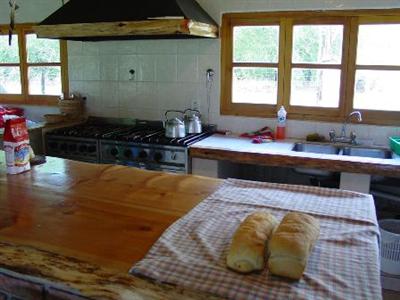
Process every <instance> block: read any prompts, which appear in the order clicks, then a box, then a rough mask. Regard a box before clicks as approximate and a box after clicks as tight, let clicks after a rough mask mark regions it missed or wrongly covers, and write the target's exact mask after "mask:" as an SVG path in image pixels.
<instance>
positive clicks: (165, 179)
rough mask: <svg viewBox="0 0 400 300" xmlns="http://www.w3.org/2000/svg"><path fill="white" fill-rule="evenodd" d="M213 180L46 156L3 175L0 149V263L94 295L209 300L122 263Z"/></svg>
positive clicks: (146, 247) (211, 186) (135, 256)
mask: <svg viewBox="0 0 400 300" xmlns="http://www.w3.org/2000/svg"><path fill="white" fill-rule="evenodd" d="M220 183H221V181H220V180H217V179H210V178H205V177H197V176H191V175H172V174H166V173H159V172H150V171H143V170H139V169H135V168H128V167H123V166H112V165H98V164H87V163H82V162H74V161H69V160H63V159H59V158H51V157H48V158H47V163H46V164H44V165H40V166H35V167H33V169H32V170H31V171H30V172H27V173H24V174H20V175H6V171H5V162H4V153H2V152H0V268H3V269H7V270H11V271H15V272H17V273H21V274H27V275H32V276H35V277H39V278H44V279H47V280H50V281H52V282H58V283H62V284H66V285H68V286H70V287H71V288H74V289H77V290H79V291H80V292H81V293H82V294H83V295H86V296H90V297H93V298H95V299H98V298H104V299H133V298H134V297H139V298H143V297H144V298H151V299H154V298H155V299H161V298H162V299H166V298H168V299H188V298H203V297H204V299H210V297H209V296H204V295H198V294H196V293H193V292H190V291H182V290H178V289H177V288H174V287H170V286H166V285H156V284H152V283H149V282H147V281H145V280H142V279H139V278H136V277H134V276H131V275H129V274H128V270H129V268H130V267H131V266H132V265H133V264H134V263H135V262H137V261H138V260H140V259H141V258H142V257H143V256H144V255H145V254H146V252H147V251H148V250H149V248H150V247H151V246H152V244H153V243H154V242H155V241H156V240H157V239H158V238H159V236H160V235H161V234H162V232H163V231H164V230H165V229H166V228H167V227H168V226H170V225H171V224H172V223H173V222H174V221H176V220H177V219H178V218H180V217H182V216H183V215H185V214H186V213H187V212H188V211H189V210H190V209H192V208H193V207H194V206H195V205H196V204H198V203H199V202H200V201H201V200H203V199H204V198H206V197H207V196H208V195H209V194H210V193H212V192H213V191H214V190H215V189H216V188H217V187H218V186H219V185H220ZM0 298H1V297H0ZM135 299H136V298H135Z"/></svg>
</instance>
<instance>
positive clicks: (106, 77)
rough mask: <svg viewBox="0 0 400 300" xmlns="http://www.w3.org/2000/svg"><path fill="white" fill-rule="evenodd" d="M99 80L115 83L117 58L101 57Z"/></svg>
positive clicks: (110, 56)
mask: <svg viewBox="0 0 400 300" xmlns="http://www.w3.org/2000/svg"><path fill="white" fill-rule="evenodd" d="M99 59H100V79H101V80H102V81H117V80H118V74H119V65H118V56H114V55H101V56H100V57H99Z"/></svg>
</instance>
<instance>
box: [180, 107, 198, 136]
mask: <svg viewBox="0 0 400 300" xmlns="http://www.w3.org/2000/svg"><path fill="white" fill-rule="evenodd" d="M188 112H190V113H188ZM183 114H184V123H185V131H186V134H191V133H201V131H202V126H201V120H200V117H201V114H200V112H199V111H198V110H197V109H190V108H188V109H186V110H185V111H184V112H183Z"/></svg>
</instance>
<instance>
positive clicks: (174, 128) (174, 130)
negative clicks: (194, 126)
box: [165, 110, 186, 138]
mask: <svg viewBox="0 0 400 300" xmlns="http://www.w3.org/2000/svg"><path fill="white" fill-rule="evenodd" d="M171 112H176V113H180V114H182V116H183V111H180V110H167V111H166V112H165V136H166V137H167V138H183V137H185V136H186V132H185V123H184V122H183V121H182V120H181V119H179V118H178V117H175V118H173V119H168V114H169V113H171Z"/></svg>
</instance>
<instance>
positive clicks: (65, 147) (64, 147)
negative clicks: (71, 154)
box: [60, 143, 68, 151]
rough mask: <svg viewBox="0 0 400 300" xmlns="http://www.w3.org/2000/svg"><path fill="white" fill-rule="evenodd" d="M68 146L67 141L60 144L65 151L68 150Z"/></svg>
mask: <svg viewBox="0 0 400 300" xmlns="http://www.w3.org/2000/svg"><path fill="white" fill-rule="evenodd" d="M67 148H68V145H67V144H66V143H63V144H61V145H60V149H61V150H63V151H65V150H67Z"/></svg>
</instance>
